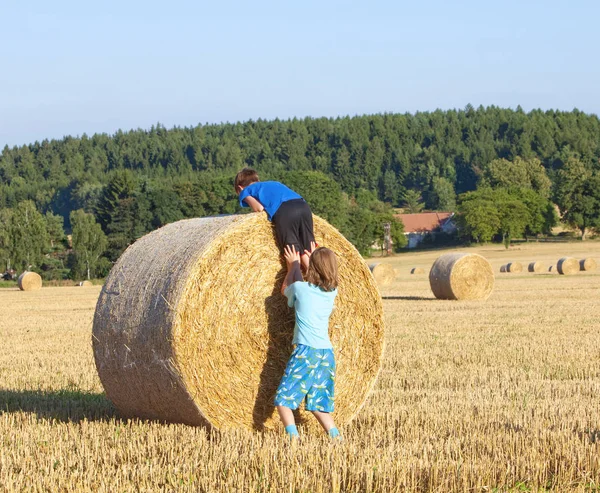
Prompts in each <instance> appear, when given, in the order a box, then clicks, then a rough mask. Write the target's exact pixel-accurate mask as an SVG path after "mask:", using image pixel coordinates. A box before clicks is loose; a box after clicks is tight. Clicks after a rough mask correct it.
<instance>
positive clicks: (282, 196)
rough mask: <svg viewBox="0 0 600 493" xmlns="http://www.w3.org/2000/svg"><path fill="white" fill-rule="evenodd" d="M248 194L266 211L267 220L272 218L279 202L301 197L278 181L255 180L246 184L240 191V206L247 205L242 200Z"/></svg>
mask: <svg viewBox="0 0 600 493" xmlns="http://www.w3.org/2000/svg"><path fill="white" fill-rule="evenodd" d="M248 196H250V197H254V198H255V199H256V200H258V201H259V202H260V203H261V204H262V206H263V207H264V208H265V210H266V211H267V216H268V218H269V221H272V220H273V216H274V215H275V213H276V212H277V209H279V206H280V205H281V204H283V203H284V202H287V201H288V200H294V199H301V198H302V197H301V196H300V195H298V194H297V193H296V192H294V191H293V190H291V189H289V188H288V187H286V186H285V185H284V184H283V183H279V182H278V181H257V182H256V183H251V184H250V185H248V186H247V187H246V188H244V189H243V190H242V191H241V193H240V205H241V206H242V207H248V204H246V202H244V199H245V198H246V197H248Z"/></svg>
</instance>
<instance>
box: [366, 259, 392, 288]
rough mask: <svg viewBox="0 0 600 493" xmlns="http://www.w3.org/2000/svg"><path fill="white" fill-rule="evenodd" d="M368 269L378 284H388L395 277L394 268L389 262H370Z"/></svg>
mask: <svg viewBox="0 0 600 493" xmlns="http://www.w3.org/2000/svg"><path fill="white" fill-rule="evenodd" d="M369 269H370V270H371V273H372V274H373V277H374V278H375V281H377V285H378V286H388V285H389V284H391V283H392V281H393V280H394V279H395V278H396V273H395V272H394V268H393V267H392V266H391V265H390V264H379V263H376V264H371V265H369Z"/></svg>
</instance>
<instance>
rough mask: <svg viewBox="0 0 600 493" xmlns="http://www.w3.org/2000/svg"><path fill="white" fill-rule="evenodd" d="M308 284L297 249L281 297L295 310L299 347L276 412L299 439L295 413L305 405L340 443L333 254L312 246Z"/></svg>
mask: <svg viewBox="0 0 600 493" xmlns="http://www.w3.org/2000/svg"><path fill="white" fill-rule="evenodd" d="M306 253H307V256H308V257H309V267H308V272H307V274H306V278H307V282H303V281H302V273H301V272H300V255H299V253H298V252H297V251H296V249H295V248H294V247H293V246H288V245H286V247H285V250H284V255H285V260H286V264H287V275H286V278H285V280H284V282H283V285H282V286H281V292H282V294H283V295H284V296H286V297H287V299H288V306H290V307H294V308H295V309H296V324H295V326H294V340H293V343H294V344H295V345H296V347H295V349H294V351H293V352H292V355H291V356H290V359H289V361H288V364H287V366H286V368H285V372H284V374H283V378H282V379H281V383H280V384H279V387H278V388H277V393H276V395H275V405H276V406H277V412H278V413H279V417H280V418H281V421H282V423H283V425H284V426H285V431H286V433H287V434H288V435H289V436H290V437H291V438H295V437H297V436H298V430H297V428H296V422H295V420H294V414H293V412H292V411H293V410H294V409H298V406H300V403H301V402H302V401H303V400H304V399H306V405H305V409H306V410H307V411H310V412H312V413H313V415H314V416H315V417H316V418H317V421H319V423H320V424H321V426H322V427H323V429H324V430H325V431H326V432H327V433H328V434H329V436H330V437H332V438H341V437H340V434H339V431H338V429H337V428H336V426H335V423H334V421H333V418H332V417H331V413H332V412H333V407H334V400H335V393H334V382H335V358H334V355H333V346H332V345H331V341H330V340H329V317H330V316H331V312H332V310H333V302H334V300H335V297H336V295H337V284H338V278H337V260H336V257H335V254H334V253H333V252H332V251H331V250H329V249H328V248H317V249H315V244H314V243H313V244H312V245H311V249H310V251H307V252H306Z"/></svg>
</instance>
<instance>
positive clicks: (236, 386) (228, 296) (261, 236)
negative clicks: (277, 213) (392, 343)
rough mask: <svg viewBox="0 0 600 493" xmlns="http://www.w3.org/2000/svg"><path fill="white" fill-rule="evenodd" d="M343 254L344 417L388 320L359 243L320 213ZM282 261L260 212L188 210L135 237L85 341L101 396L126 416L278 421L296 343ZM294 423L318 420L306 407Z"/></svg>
mask: <svg viewBox="0 0 600 493" xmlns="http://www.w3.org/2000/svg"><path fill="white" fill-rule="evenodd" d="M314 230H315V237H316V240H317V242H318V243H319V244H320V245H323V246H327V247H329V248H331V249H332V250H333V251H334V252H336V254H337V256H338V271H339V287H338V296H337V299H336V309H335V310H334V312H333V314H332V316H331V321H330V337H331V340H332V343H333V346H334V351H335V355H336V359H337V365H338V366H337V374H336V389H335V390H336V400H335V419H336V422H337V423H339V424H340V425H343V424H344V423H347V422H349V421H350V420H351V419H352V418H353V417H354V416H355V415H356V413H357V412H358V411H359V409H360V407H361V406H362V404H363V403H364V401H365V400H366V398H367V395H368V393H369V392H370V390H371V389H372V387H373V385H374V383H375V379H376V377H377V374H378V373H379V370H380V367H381V360H382V352H383V341H384V319H383V307H382V302H381V297H380V295H379V292H378V289H377V286H376V284H375V281H374V279H373V276H372V275H371V273H370V272H369V269H368V267H367V265H366V264H365V262H364V260H363V259H362V257H361V256H360V254H359V253H358V251H357V250H356V249H355V248H354V247H353V246H352V244H351V243H350V242H348V241H347V240H346V239H345V238H344V237H343V236H342V235H341V234H340V233H339V232H338V231H337V230H336V229H335V228H333V227H332V226H330V225H329V224H328V223H327V222H326V221H324V220H322V219H320V218H318V217H315V218H314ZM284 276H285V264H284V263H283V258H282V256H281V254H280V251H279V248H278V247H277V244H276V239H275V236H274V231H273V227H272V224H271V223H270V222H269V221H268V220H267V218H266V216H264V215H263V214H261V213H257V214H243V215H231V216H221V217H205V218H197V219H188V220H183V221H178V222H175V223H172V224H169V225H167V226H165V227H163V228H161V229H158V230H156V231H154V232H152V233H150V234H148V235H146V236H144V237H142V238H140V239H139V240H138V241H136V242H135V243H134V244H133V245H132V246H130V247H129V248H128V249H127V250H126V251H125V252H124V253H123V255H122V256H121V258H120V259H119V261H118V262H117V263H116V264H115V266H114V267H113V268H112V270H111V272H110V274H109V276H108V278H107V279H106V283H105V285H104V286H103V288H102V291H101V293H100V297H99V299H98V304H97V306H96V312H95V315H94V324H93V337H92V344H93V349H94V358H95V362H96V367H97V370H98V374H99V376H100V380H101V381H102V384H103V386H104V389H105V391H106V394H107V396H108V398H109V399H110V400H111V401H112V402H113V403H114V405H115V406H116V407H117V409H119V411H120V413H121V414H122V415H124V416H132V417H140V418H147V419H158V420H161V421H168V422H179V423H187V424H190V425H205V426H213V427H215V428H218V429H227V428H236V427H237V428H240V427H245V428H251V429H272V428H275V427H279V426H280V423H279V418H278V417H277V412H276V411H275V408H274V406H273V398H274V395H275V391H276V389H277V386H278V384H279V381H280V380H281V377H282V375H283V372H284V369H285V365H286V363H287V360H288V358H289V356H290V354H291V351H292V346H291V343H292V336H293V328H294V311H293V310H292V309H290V308H288V307H287V303H286V299H285V298H284V297H283V296H282V295H281V294H280V292H279V289H280V286H281V283H282V281H283V278H284ZM299 417H300V421H301V422H305V423H306V425H308V426H310V427H317V426H318V424H316V420H315V419H314V418H313V417H312V416H310V417H308V413H306V412H305V411H304V410H301V411H300V416H299Z"/></svg>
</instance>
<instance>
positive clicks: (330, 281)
mask: <svg viewBox="0 0 600 493" xmlns="http://www.w3.org/2000/svg"><path fill="white" fill-rule="evenodd" d="M306 280H307V281H308V282H309V283H311V284H312V285H313V286H317V287H319V288H321V289H322V290H324V291H333V290H334V289H335V288H337V285H338V270H337V258H336V256H335V253H333V251H331V250H330V249H329V248H325V247H319V248H317V249H316V250H315V251H314V252H313V253H312V255H311V256H310V264H309V265H308V273H307V274H306Z"/></svg>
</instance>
